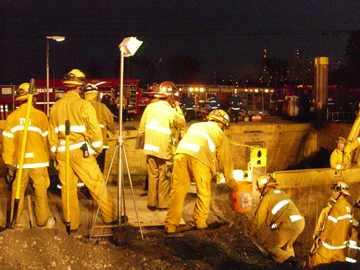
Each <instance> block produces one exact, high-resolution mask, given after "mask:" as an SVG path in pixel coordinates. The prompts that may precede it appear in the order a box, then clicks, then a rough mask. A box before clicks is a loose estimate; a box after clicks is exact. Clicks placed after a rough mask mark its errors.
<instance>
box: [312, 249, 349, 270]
mask: <svg viewBox="0 0 360 270" xmlns="http://www.w3.org/2000/svg"><path fill="white" fill-rule="evenodd" d="M345 258H346V257H345V250H344V249H328V248H326V247H324V246H321V247H320V248H319V249H318V250H317V251H316V253H315V254H313V255H310V258H309V268H313V267H314V266H316V265H318V264H321V263H331V262H345Z"/></svg>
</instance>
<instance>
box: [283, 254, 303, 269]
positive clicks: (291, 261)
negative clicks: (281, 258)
mask: <svg viewBox="0 0 360 270" xmlns="http://www.w3.org/2000/svg"><path fill="white" fill-rule="evenodd" d="M283 264H284V265H291V267H292V268H294V269H299V270H302V269H304V268H305V266H306V262H305V261H303V260H300V259H296V258H295V257H294V256H290V257H289V258H287V260H286V261H285V262H283Z"/></svg>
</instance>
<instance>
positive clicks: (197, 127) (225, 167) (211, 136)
mask: <svg viewBox="0 0 360 270" xmlns="http://www.w3.org/2000/svg"><path fill="white" fill-rule="evenodd" d="M175 154H187V155H189V156H192V157H194V158H196V159H198V160H199V161H200V162H202V163H203V164H204V165H205V166H207V167H208V168H209V169H210V170H211V172H212V174H213V175H214V174H215V173H216V166H215V162H216V161H217V162H218V165H219V168H220V170H221V171H223V173H224V176H225V180H226V181H230V179H232V178H233V161H232V158H231V153H230V147H229V143H228V140H227V138H226V136H225V134H224V132H223V131H222V130H221V128H220V127H219V126H218V125H217V123H216V122H213V121H208V122H203V123H195V124H192V125H191V126H190V127H189V129H188V131H187V133H186V134H185V135H184V137H183V138H182V139H181V141H180V143H179V145H178V147H177V149H176V153H175Z"/></svg>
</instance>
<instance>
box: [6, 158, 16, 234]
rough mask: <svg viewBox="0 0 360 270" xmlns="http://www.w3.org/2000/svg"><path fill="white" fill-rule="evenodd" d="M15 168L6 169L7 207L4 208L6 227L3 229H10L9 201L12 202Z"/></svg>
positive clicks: (8, 166)
mask: <svg viewBox="0 0 360 270" xmlns="http://www.w3.org/2000/svg"><path fill="white" fill-rule="evenodd" d="M16 172H17V168H16V167H15V166H11V165H7V168H6V182H7V184H8V193H7V206H6V225H5V228H6V229H9V228H10V227H11V201H12V185H13V183H14V180H15V177H16Z"/></svg>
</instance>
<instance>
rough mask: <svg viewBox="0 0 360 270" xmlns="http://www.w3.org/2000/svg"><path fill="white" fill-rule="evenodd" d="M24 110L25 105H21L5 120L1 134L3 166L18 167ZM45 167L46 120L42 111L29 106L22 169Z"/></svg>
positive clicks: (46, 157)
mask: <svg viewBox="0 0 360 270" xmlns="http://www.w3.org/2000/svg"><path fill="white" fill-rule="evenodd" d="M26 109H27V104H22V105H21V106H20V107H19V109H17V110H15V111H14V112H12V113H11V114H10V115H9V116H8V118H7V119H6V123H5V128H4V130H3V133H2V135H3V159H4V162H5V164H15V165H16V166H17V167H19V163H20V153H21V151H20V150H21V147H22V140H23V134H24V127H25V116H26ZM47 166H49V147H48V119H47V117H46V115H45V114H44V113H43V112H42V111H39V110H37V109H35V108H34V107H33V106H32V105H31V107H30V117H29V127H28V132H27V140H26V148H25V158H24V166H23V168H24V169H30V168H40V167H47Z"/></svg>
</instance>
